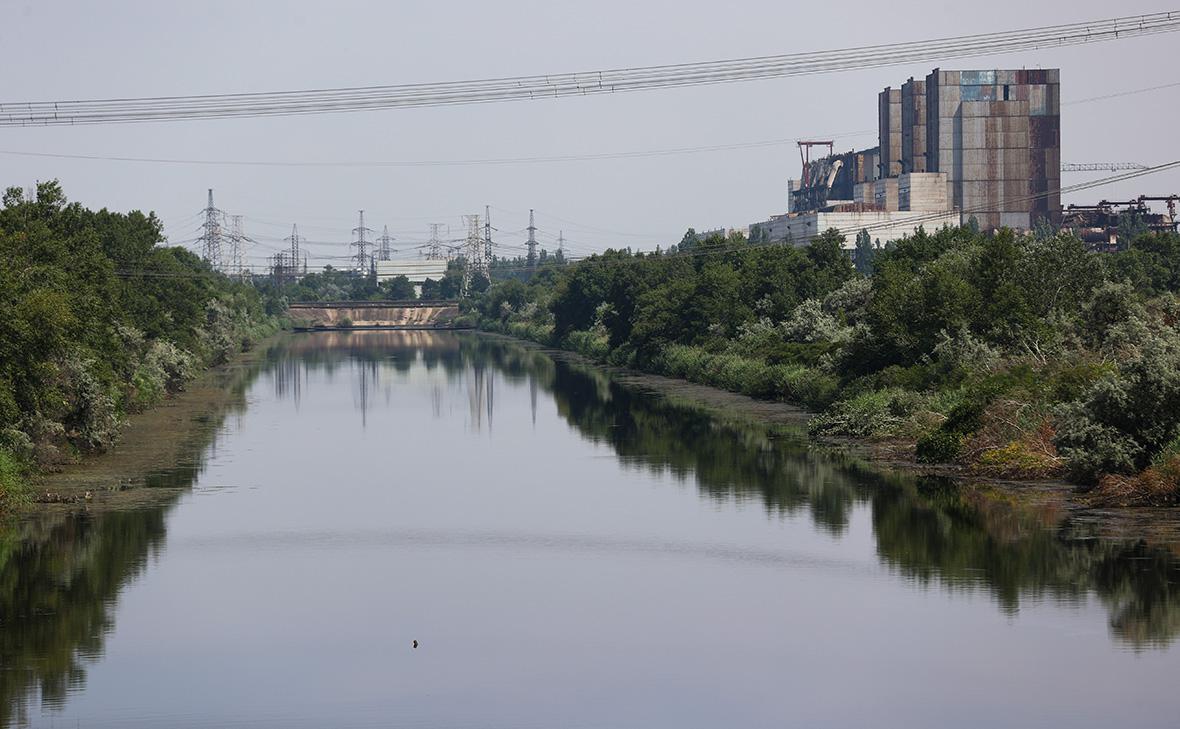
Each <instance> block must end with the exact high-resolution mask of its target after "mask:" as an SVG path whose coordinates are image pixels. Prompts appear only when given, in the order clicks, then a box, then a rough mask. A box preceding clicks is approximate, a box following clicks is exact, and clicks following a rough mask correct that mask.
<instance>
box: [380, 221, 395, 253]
mask: <svg viewBox="0 0 1180 729" xmlns="http://www.w3.org/2000/svg"><path fill="white" fill-rule="evenodd" d="M395 240H397V238H394V237H393V236H392V235H390V234H389V226H388V225H387V226H385V228H384V229H383V230H382V231H381V237H380V238H378V239H377V242H378V243H379V244H380V245H378V246H377V260H378V261H388V260H389V259H390V258H392V256H393V254H394V253H397V251H395V250H394V249H393V242H394V241H395Z"/></svg>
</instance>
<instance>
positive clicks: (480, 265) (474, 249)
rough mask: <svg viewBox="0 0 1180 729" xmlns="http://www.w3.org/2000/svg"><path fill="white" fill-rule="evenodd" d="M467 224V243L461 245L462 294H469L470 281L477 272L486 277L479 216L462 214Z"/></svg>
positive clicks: (486, 271) (486, 268)
mask: <svg viewBox="0 0 1180 729" xmlns="http://www.w3.org/2000/svg"><path fill="white" fill-rule="evenodd" d="M463 222H465V223H466V224H467V243H466V244H465V245H464V246H463V257H464V259H465V260H464V265H463V295H464V296H470V295H471V282H472V281H474V280H475V277H476V275H477V274H483V276H485V277H487V275H488V267H487V261H486V260H485V259H484V247H485V243H484V237H483V236H481V235H480V230H479V216H478V215H464V216H463ZM489 280H490V279H489Z"/></svg>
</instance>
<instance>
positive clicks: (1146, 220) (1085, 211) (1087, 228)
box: [1061, 195, 1180, 253]
mask: <svg viewBox="0 0 1180 729" xmlns="http://www.w3.org/2000/svg"><path fill="white" fill-rule="evenodd" d="M1149 202H1162V203H1165V204H1166V208H1167V212H1166V213H1156V212H1153V211H1152V209H1151V208H1150V207H1148V203H1149ZM1178 206H1180V195H1167V196H1156V197H1153V196H1149V195H1140V196H1139V197H1138V198H1136V199H1134V200H1128V201H1125V202H1111V201H1110V200H1103V201H1101V202H1099V203H1098V204H1097V205H1070V206H1069V207H1067V208H1066V209H1065V211H1064V213H1063V214H1062V221H1061V227H1062V228H1064V229H1065V230H1068V231H1070V232H1072V233H1073V234H1074V235H1076V236H1077V237H1078V238H1080V239H1081V240H1082V241H1083V242H1084V243H1085V244H1086V245H1087V246H1089V247H1090V249H1091V250H1095V251H1101V252H1106V253H1111V252H1114V251H1118V250H1123V249H1124V248H1126V246H1127V245H1128V244H1129V243H1130V241H1128V240H1121V239H1120V234H1122V235H1123V236H1124V237H1125V235H1126V234H1127V233H1132V234H1133V233H1141V232H1152V233H1176V232H1178V231H1180V215H1178V214H1177V212H1176V209H1177V207H1178Z"/></svg>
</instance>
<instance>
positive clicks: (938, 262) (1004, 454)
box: [467, 226, 1180, 505]
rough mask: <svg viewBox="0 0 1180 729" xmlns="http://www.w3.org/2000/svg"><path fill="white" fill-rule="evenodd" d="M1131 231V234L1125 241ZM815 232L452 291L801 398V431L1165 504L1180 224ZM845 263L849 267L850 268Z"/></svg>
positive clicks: (508, 314) (700, 376)
mask: <svg viewBox="0 0 1180 729" xmlns="http://www.w3.org/2000/svg"><path fill="white" fill-rule="evenodd" d="M1127 237H1131V236H1127ZM841 244H842V239H841V238H840V236H839V235H838V234H836V233H835V232H834V231H833V232H830V233H828V234H825V235H824V236H821V237H820V238H819V239H817V240H815V241H813V242H812V243H811V244H810V245H809V246H807V247H787V246H766V245H759V244H751V243H750V242H749V241H747V240H746V239H745V238H743V237H741V236H738V235H732V236H730V237H728V238H720V237H713V238H708V239H703V240H702V239H699V238H697V237H695V236H693V235H691V234H690V235H686V236H685V238H684V240H682V241H681V243H680V244H679V245H677V246H673V247H672V248H671V249H669V250H668V251H666V252H657V253H655V254H633V253H631V252H629V251H608V252H607V253H605V254H603V255H599V256H594V257H591V258H590V259H588V260H586V261H583V262H580V263H578V264H574V265H571V266H566V267H561V268H555V267H550V268H544V269H542V270H540V271H539V272H538V273H537V274H536V275H534V276H533V277H532V279H531V280H528V281H520V280H509V281H501V282H497V283H495V284H494V285H493V286H492V287H491V288H489V289H488V290H487V291H485V292H483V293H481V294H480V295H479V296H478V297H476V298H475V299H474V300H473V301H472V302H471V303H470V304H469V306H468V312H467V313H468V315H469V316H471V317H472V318H474V319H477V320H478V322H479V324H480V326H481V327H483V328H485V329H489V330H493V331H498V332H502V333H506V334H511V335H513V336H517V337H521V338H525V339H530V340H533V341H538V342H541V343H544V344H546V345H549V346H555V347H560V348H565V349H569V350H573V351H577V352H580V353H581V354H584V355H587V356H589V357H591V358H594V359H596V360H598V361H601V362H605V363H609V364H612V365H619V366H627V367H632V368H635V369H638V370H642V371H646V372H651V373H655V374H662V375H668V376H673V377H681V378H684V379H687V380H690V381H693V382H699V383H702V384H707V385H711V386H715V387H719V388H723V389H726V390H730V391H733V392H739V393H742V394H746V395H750V396H753V397H758V398H766V399H773V400H784V401H788V402H792V403H795V404H799V405H802V406H804V407H807V408H809V409H811V410H812V411H814V412H816V413H817V416H816V417H815V418H814V419H813V420H812V424H811V428H812V432H813V433H814V434H815V435H816V436H817V437H822V438H855V439H861V440H864V441H870V442H881V443H885V444H888V445H889V446H890V448H891V449H892V450H893V451H894V452H901V453H908V456H909V457H910V458H912V459H914V460H917V461H920V462H925V463H931V464H944V465H949V466H952V467H955V468H958V469H960V470H962V471H964V472H967V473H973V474H978V475H981V476H988V477H995V478H1013V479H1028V478H1046V477H1053V478H1057V477H1065V478H1069V479H1071V480H1073V481H1074V482H1076V483H1078V484H1079V485H1081V486H1083V487H1084V488H1085V489H1086V490H1087V491H1088V492H1089V493H1090V494H1091V498H1093V499H1094V500H1095V501H1096V502H1098V503H1103V504H1111V505H1130V504H1152V505H1171V504H1177V503H1180V328H1178V327H1180V301H1178V299H1177V296H1176V294H1177V292H1178V291H1180V237H1178V236H1175V235H1162V234H1141V235H1138V236H1137V237H1134V238H1133V242H1132V243H1131V244H1130V245H1129V246H1128V247H1127V249H1126V250H1124V251H1120V252H1118V253H1113V254H1094V253H1090V252H1088V251H1087V250H1086V248H1085V247H1084V245H1083V244H1082V243H1081V242H1080V241H1078V240H1076V239H1074V238H1072V237H1070V236H1068V235H1058V234H1052V233H1040V234H1030V235H1018V234H1014V233H1012V232H1010V231H1000V232H996V233H981V232H978V231H976V230H974V229H972V228H970V227H966V226H965V227H962V228H954V229H944V230H940V231H938V232H936V233H933V234H927V233H925V232H919V233H918V234H916V235H914V236H912V237H910V238H907V239H905V240H902V241H899V242H898V243H897V244H896V245H891V246H889V247H888V248H881V247H875V246H873V245H872V244H871V243H868V242H867V241H864V240H862V241H860V244H859V245H858V250H857V253H856V255H855V256H853V257H849V256H848V255H846V254H845V253H844V252H843V251H842V250H841ZM854 261H855V263H854Z"/></svg>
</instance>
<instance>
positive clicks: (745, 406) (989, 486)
mask: <svg viewBox="0 0 1180 729" xmlns="http://www.w3.org/2000/svg"><path fill="white" fill-rule="evenodd" d="M476 333H477V334H478V335H479V336H484V337H489V338H492V339H501V340H504V341H510V342H513V343H515V344H518V345H521V346H524V347H527V348H529V349H534V350H536V351H539V352H542V353H544V354H546V355H547V356H550V357H552V358H554V359H556V360H561V361H567V362H572V363H576V364H580V365H584V366H588V367H594V368H595V369H598V370H600V371H602V372H603V373H605V374H607V375H608V376H609V377H611V378H612V379H614V380H616V381H617V382H620V383H621V384H623V385H625V386H628V387H633V388H636V389H640V390H645V391H648V392H652V393H654V394H657V395H661V396H665V397H682V398H684V399H688V400H691V401H693V402H694V403H695V404H697V405H698V406H701V407H704V408H705V409H707V410H710V411H712V412H713V413H714V414H717V415H721V416H724V417H736V418H739V419H741V420H743V421H746V422H750V423H753V424H756V425H759V426H761V427H771V428H774V427H786V428H795V429H798V433H797V435H798V436H799V438H800V439H801V440H802V441H803V442H805V443H806V444H807V445H808V447H810V448H813V449H815V450H817V451H818V452H821V453H824V454H826V455H830V456H837V457H839V456H843V457H848V458H852V459H855V460H857V461H860V462H862V463H863V464H865V465H866V466H867V467H869V468H871V469H874V470H878V471H881V470H885V471H890V472H893V473H896V474H899V475H905V476H909V477H912V478H936V479H945V480H948V481H950V482H952V483H953V484H954V485H955V487H956V488H959V489H962V490H964V491H976V492H993V493H996V494H997V495H999V496H1001V497H1003V498H1009V499H1014V500H1017V501H1019V502H1021V503H1022V504H1023V505H1025V506H1028V507H1033V508H1035V507H1045V506H1050V505H1051V506H1053V507H1054V508H1059V509H1061V510H1063V511H1064V512H1066V513H1068V514H1069V515H1070V516H1071V517H1073V518H1075V519H1077V520H1078V521H1079V522H1081V523H1086V524H1088V525H1090V526H1091V527H1093V528H1094V529H1095V530H1097V532H1098V534H1099V536H1101V537H1102V538H1110V539H1128V538H1142V539H1147V540H1149V541H1151V542H1156V543H1164V544H1167V545H1169V546H1170V547H1171V548H1172V549H1173V551H1175V552H1176V553H1177V554H1180V508H1176V507H1167V506H1098V505H1095V504H1093V503H1092V502H1091V501H1090V500H1089V499H1088V498H1087V494H1086V493H1085V492H1083V491H1081V489H1080V487H1079V486H1077V485H1076V484H1072V483H1069V482H1067V481H1065V480H1062V479H1003V478H995V477H988V476H981V475H976V474H972V473H970V472H966V471H965V470H964V469H963V468H962V467H959V466H948V465H932V464H923V463H918V462H917V461H916V460H913V459H905V458H899V457H897V449H896V448H895V447H893V446H892V445H891V444H890V443H889V442H886V441H881V442H877V441H868V442H866V441H858V440H854V439H851V438H817V437H815V436H812V435H811V434H809V433H808V432H807V430H806V426H807V422H808V421H809V420H811V418H813V417H815V413H811V412H808V411H807V410H804V409H803V408H801V407H800V406H797V405H792V404H790V403H787V402H782V401H774V400H759V399H756V398H753V397H750V396H748V395H742V394H739V393H735V392H730V391H728V390H722V389H720V388H717V387H713V386H711V385H703V384H700V383H695V382H690V381H688V380H684V379H679V378H674V377H667V376H665V375H657V374H651V373H647V372H643V371H640V370H632V369H628V368H624V367H615V366H612V365H608V364H606V363H603V362H599V361H596V360H595V359H593V358H592V357H589V356H587V355H585V354H582V353H580V352H576V351H572V350H567V349H560V348H556V347H553V346H552V345H548V344H542V343H540V342H536V341H533V340H531V339H522V338H519V337H515V336H513V335H511V334H504V333H502V332H494V331H488V330H485V329H476ZM894 445H895V444H894Z"/></svg>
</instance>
